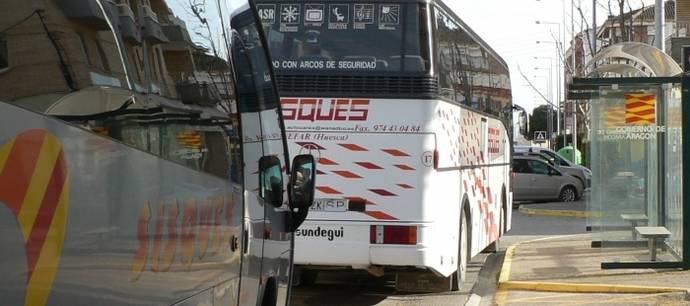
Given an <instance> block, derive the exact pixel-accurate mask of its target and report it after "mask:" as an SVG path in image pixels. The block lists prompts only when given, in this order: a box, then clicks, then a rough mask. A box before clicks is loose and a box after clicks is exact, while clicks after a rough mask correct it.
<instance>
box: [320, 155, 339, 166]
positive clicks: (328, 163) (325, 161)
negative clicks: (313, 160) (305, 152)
mask: <svg viewBox="0 0 690 306" xmlns="http://www.w3.org/2000/svg"><path fill="white" fill-rule="evenodd" d="M319 164H322V165H325V166H336V165H338V163H336V162H335V161H332V160H330V159H328V158H325V157H320V158H319Z"/></svg>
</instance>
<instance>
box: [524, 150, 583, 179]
mask: <svg viewBox="0 0 690 306" xmlns="http://www.w3.org/2000/svg"><path fill="white" fill-rule="evenodd" d="M513 156H527V157H535V158H538V159H540V160H542V161H545V162H547V163H548V164H549V165H551V166H553V167H555V168H557V169H559V170H561V171H563V172H565V173H568V174H570V175H572V176H574V177H575V178H577V179H578V180H580V182H581V183H582V186H585V188H586V187H587V186H589V184H588V179H589V180H591V176H588V175H587V173H586V172H585V169H583V168H580V167H571V166H563V163H562V162H559V160H557V159H555V158H553V157H552V156H550V155H547V154H546V153H543V152H526V151H525V152H520V151H516V152H515V153H514V154H513Z"/></svg>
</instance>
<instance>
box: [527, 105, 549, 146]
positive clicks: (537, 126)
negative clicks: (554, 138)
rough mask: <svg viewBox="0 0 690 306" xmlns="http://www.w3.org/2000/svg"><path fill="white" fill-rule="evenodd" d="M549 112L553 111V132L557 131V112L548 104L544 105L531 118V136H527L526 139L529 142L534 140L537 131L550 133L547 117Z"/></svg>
mask: <svg viewBox="0 0 690 306" xmlns="http://www.w3.org/2000/svg"><path fill="white" fill-rule="evenodd" d="M549 110H551V121H552V124H551V128H552V130H551V131H552V132H555V131H556V111H555V110H554V109H553V108H551V107H549V106H548V105H547V104H543V105H539V106H537V107H536V108H535V109H534V110H533V111H532V114H531V115H530V116H529V133H528V134H529V135H527V137H525V138H527V139H528V140H534V139H533V138H534V132H535V131H548V125H547V122H548V119H547V116H548V111H549Z"/></svg>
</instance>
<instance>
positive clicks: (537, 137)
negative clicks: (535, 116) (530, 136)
mask: <svg viewBox="0 0 690 306" xmlns="http://www.w3.org/2000/svg"><path fill="white" fill-rule="evenodd" d="M534 142H546V131H534Z"/></svg>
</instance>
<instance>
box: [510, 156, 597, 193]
mask: <svg viewBox="0 0 690 306" xmlns="http://www.w3.org/2000/svg"><path fill="white" fill-rule="evenodd" d="M584 189H585V187H584V185H583V184H582V182H581V181H580V180H579V179H577V178H576V177H574V176H572V175H570V174H568V173H567V172H565V171H562V170H559V169H558V168H556V167H554V166H551V165H549V164H548V163H547V162H545V161H543V160H542V159H540V158H538V157H530V156H514V157H513V199H514V200H516V201H531V200H558V201H561V202H573V201H577V200H579V199H580V198H581V197H582V194H583V192H584Z"/></svg>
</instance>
